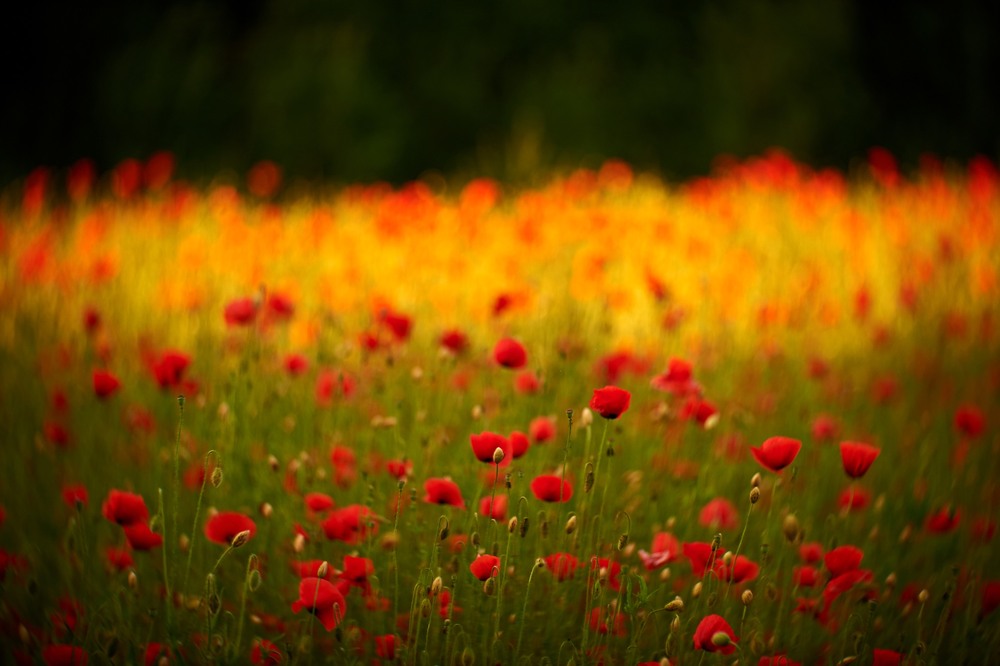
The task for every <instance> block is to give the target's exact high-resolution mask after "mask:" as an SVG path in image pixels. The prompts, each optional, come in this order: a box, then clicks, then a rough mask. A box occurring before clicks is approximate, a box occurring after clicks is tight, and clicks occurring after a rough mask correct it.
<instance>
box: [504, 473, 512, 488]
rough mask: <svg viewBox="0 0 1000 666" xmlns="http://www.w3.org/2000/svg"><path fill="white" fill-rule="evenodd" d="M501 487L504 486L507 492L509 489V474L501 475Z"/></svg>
mask: <svg viewBox="0 0 1000 666" xmlns="http://www.w3.org/2000/svg"><path fill="white" fill-rule="evenodd" d="M503 485H504V486H506V488H507V490H510V487H511V483H510V472H508V473H507V474H504V475H503Z"/></svg>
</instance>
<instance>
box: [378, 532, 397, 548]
mask: <svg viewBox="0 0 1000 666" xmlns="http://www.w3.org/2000/svg"><path fill="white" fill-rule="evenodd" d="M398 545H399V532H396V531H392V532H389V533H388V534H386V535H385V536H384V537H382V548H384V549H385V550H395V549H396V546H398Z"/></svg>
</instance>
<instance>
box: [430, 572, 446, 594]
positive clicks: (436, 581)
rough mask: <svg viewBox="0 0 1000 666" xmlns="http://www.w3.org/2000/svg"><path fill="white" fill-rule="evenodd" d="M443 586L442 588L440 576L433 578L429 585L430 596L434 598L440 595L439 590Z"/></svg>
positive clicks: (442, 583) (442, 582)
mask: <svg viewBox="0 0 1000 666" xmlns="http://www.w3.org/2000/svg"><path fill="white" fill-rule="evenodd" d="M443 586H444V581H443V580H441V576H438V577H437V578H435V579H434V582H433V583H431V596H432V597H436V596H437V595H439V594H440V593H441V588H442V587H443Z"/></svg>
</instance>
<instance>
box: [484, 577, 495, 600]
mask: <svg viewBox="0 0 1000 666" xmlns="http://www.w3.org/2000/svg"><path fill="white" fill-rule="evenodd" d="M496 591H497V581H496V578H495V577H493V576H490V577H489V578H487V579H486V581H485V582H484V583H483V594H485V595H486V596H488V597H492V596H493V594H494V593H495V592H496Z"/></svg>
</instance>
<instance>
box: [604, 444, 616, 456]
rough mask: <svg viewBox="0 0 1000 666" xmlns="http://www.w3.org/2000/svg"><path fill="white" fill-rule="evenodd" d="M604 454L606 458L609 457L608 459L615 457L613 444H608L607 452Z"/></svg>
mask: <svg viewBox="0 0 1000 666" xmlns="http://www.w3.org/2000/svg"><path fill="white" fill-rule="evenodd" d="M604 454H605V455H606V456H607V457H609V458H614V457H615V445H614V444H608V450H607V451H605V452H604Z"/></svg>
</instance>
